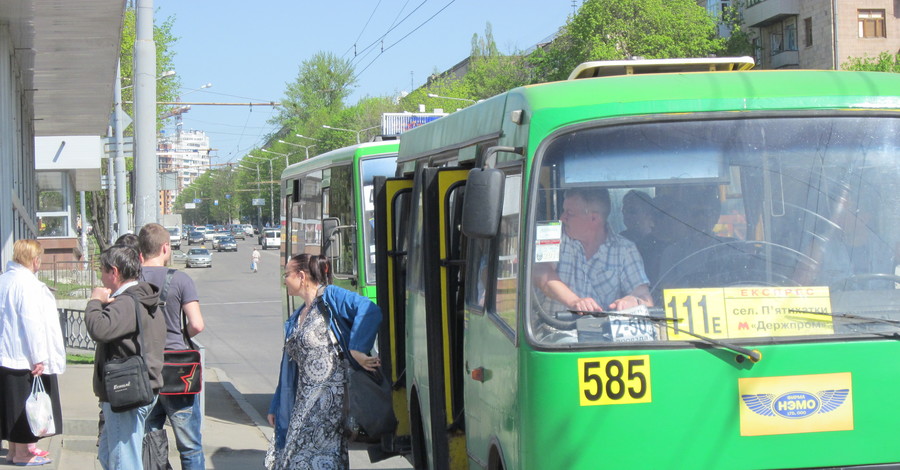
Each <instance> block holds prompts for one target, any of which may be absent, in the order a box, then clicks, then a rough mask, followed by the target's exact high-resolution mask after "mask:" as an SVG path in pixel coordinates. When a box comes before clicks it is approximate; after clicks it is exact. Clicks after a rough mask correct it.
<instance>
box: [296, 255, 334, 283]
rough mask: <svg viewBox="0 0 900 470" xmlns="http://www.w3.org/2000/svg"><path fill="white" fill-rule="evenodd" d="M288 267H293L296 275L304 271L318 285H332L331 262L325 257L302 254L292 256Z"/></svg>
mask: <svg viewBox="0 0 900 470" xmlns="http://www.w3.org/2000/svg"><path fill="white" fill-rule="evenodd" d="M288 266H293V269H294V271H293V272H295V273H299V272H300V271H303V272H305V273H307V274H309V278H310V279H312V281H313V282H315V283H317V284H322V285H328V284H331V281H332V279H333V278H332V276H331V262H330V261H328V258H326V257H325V255H310V254H307V253H301V254H299V255H296V256H292V257H291V260H290V261H289V262H288Z"/></svg>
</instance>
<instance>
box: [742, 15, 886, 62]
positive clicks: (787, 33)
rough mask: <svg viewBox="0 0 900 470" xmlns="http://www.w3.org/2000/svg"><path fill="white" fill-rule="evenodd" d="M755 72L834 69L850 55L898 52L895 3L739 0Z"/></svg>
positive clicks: (872, 55)
mask: <svg viewBox="0 0 900 470" xmlns="http://www.w3.org/2000/svg"><path fill="white" fill-rule="evenodd" d="M743 7H744V9H743V17H744V24H745V26H746V27H747V28H748V30H749V31H750V34H751V36H752V37H753V44H754V46H755V49H756V57H755V59H756V63H757V68H761V69H796V68H800V69H825V70H829V69H831V70H840V69H841V68H842V66H844V65H845V64H846V63H847V62H848V61H849V59H850V58H851V57H864V56H869V57H876V56H878V55H879V54H881V53H882V52H887V53H890V54H897V53H898V52H900V2H898V1H897V0H802V1H801V0H745V3H744V4H743Z"/></svg>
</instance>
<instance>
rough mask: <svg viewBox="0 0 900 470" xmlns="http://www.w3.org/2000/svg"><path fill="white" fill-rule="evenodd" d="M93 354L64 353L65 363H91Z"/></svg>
mask: <svg viewBox="0 0 900 470" xmlns="http://www.w3.org/2000/svg"><path fill="white" fill-rule="evenodd" d="M93 363H94V355H93V354H66V364H93Z"/></svg>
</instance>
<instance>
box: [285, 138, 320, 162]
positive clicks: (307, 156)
mask: <svg viewBox="0 0 900 470" xmlns="http://www.w3.org/2000/svg"><path fill="white" fill-rule="evenodd" d="M279 142H281V143H282V144H287V145H293V146H294V147H300V148H302V149H304V150H306V160H309V149H310V148H312V147H315V146H316V144H312V145H300V144H292V143H290V142H285V141H283V140H279Z"/></svg>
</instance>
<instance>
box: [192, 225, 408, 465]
mask: <svg viewBox="0 0 900 470" xmlns="http://www.w3.org/2000/svg"><path fill="white" fill-rule="evenodd" d="M237 242H238V251H237V252H222V253H218V252H213V256H212V267H211V268H191V269H185V268H184V265H177V266H176V267H178V268H179V269H183V270H184V271H185V272H186V273H187V274H188V275H189V276H191V278H192V279H193V280H194V283H195V284H196V285H197V290H198V292H199V294H200V308H201V312H202V313H203V319H204V321H205V323H206V328H205V330H204V331H203V333H201V334H200V335H198V336H197V337H196V339H197V341H198V342H199V343H201V344H202V345H203V346H204V347H205V348H206V365H207V366H208V367H217V368H219V369H221V370H224V371H225V372H226V373H227V374H228V377H229V378H230V379H231V381H232V384H233V385H234V387H235V388H236V389H237V390H238V391H239V392H241V394H242V395H243V396H244V398H245V399H246V400H247V401H248V402H249V404H250V405H251V406H252V407H253V409H255V410H256V411H257V412H258V413H259V416H261V417H263V418H264V417H265V416H266V414H267V413H268V409H269V401H270V400H271V398H272V392H273V391H274V390H275V386H276V385H277V382H278V368H279V363H280V361H281V347H282V344H283V338H282V328H283V324H284V323H283V320H282V313H281V300H280V299H281V295H283V294H282V289H283V287H282V284H281V260H280V258H279V257H280V252H279V251H276V250H260V255H261V256H260V263H259V272H257V273H253V272H251V271H250V253H252V251H253V248H254V247H258V246H259V245H257V243H256V237H255V236H254V237H248V238H247V239H246V240H238V241H237ZM195 246H196V245H195ZM208 247H209V245H208V244H207V248H208ZM189 248H191V246H187V245H184V246H182V250H184V251H187V250H188V249H189ZM266 431H267V432H266V434H267V435H271V431H270V430H269V429H266ZM361 449H363V447H361V446H357V445H353V446H351V455H350V466H351V468H354V469H367V468H382V469H399V468H411V467H410V466H409V465H408V464H407V462H406V461H405V460H403V459H401V458H399V457H396V458H392V459H389V460H387V461H384V462H380V463H379V464H370V463H369V462H368V458H366V457H365V451H364V450H361Z"/></svg>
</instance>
